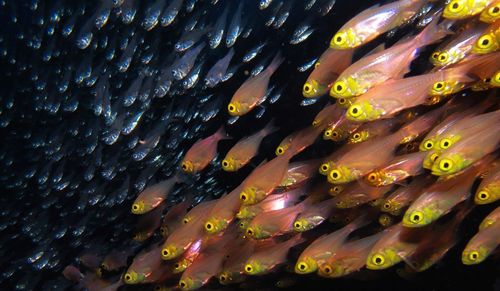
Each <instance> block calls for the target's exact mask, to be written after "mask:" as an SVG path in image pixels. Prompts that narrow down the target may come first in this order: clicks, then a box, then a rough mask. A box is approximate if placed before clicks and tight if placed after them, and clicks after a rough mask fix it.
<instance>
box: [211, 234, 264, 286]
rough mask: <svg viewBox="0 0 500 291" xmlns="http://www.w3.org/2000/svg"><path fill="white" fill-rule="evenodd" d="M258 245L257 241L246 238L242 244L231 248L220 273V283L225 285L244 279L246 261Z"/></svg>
mask: <svg viewBox="0 0 500 291" xmlns="http://www.w3.org/2000/svg"><path fill="white" fill-rule="evenodd" d="M258 247H259V246H258V242H257V241H254V240H244V241H243V243H242V244H235V246H234V247H232V248H231V249H229V250H228V251H227V257H226V260H225V261H224V265H223V266H222V270H221V271H220V272H219V274H218V279H219V283H220V284H222V285H224V286H225V285H230V284H236V283H241V282H242V281H244V280H245V274H244V271H243V269H244V267H245V263H246V261H247V260H248V258H249V257H250V256H251V255H252V253H253V252H254V251H255V250H256V249H257V248H258Z"/></svg>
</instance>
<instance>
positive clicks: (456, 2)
mask: <svg viewBox="0 0 500 291" xmlns="http://www.w3.org/2000/svg"><path fill="white" fill-rule="evenodd" d="M491 2H493V0H472V1H471V0H452V1H450V2H449V3H447V4H446V6H445V7H444V12H443V17H444V18H448V19H465V18H469V17H472V16H474V15H477V14H479V13H481V12H482V11H483V10H484V9H486V7H488V5H490V3H491Z"/></svg>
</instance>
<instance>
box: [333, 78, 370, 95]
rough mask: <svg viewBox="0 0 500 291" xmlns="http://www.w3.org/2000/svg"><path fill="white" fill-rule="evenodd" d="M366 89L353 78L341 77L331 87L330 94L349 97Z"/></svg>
mask: <svg viewBox="0 0 500 291" xmlns="http://www.w3.org/2000/svg"><path fill="white" fill-rule="evenodd" d="M365 91H366V89H364V88H362V87H361V85H360V84H359V82H358V81H357V80H356V79H354V78H352V77H347V78H339V79H337V81H335V83H333V86H332V87H331V88H330V96H332V97H335V98H349V97H353V96H358V95H361V94H362V93H364V92H365Z"/></svg>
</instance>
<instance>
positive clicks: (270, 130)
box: [262, 119, 279, 136]
mask: <svg viewBox="0 0 500 291" xmlns="http://www.w3.org/2000/svg"><path fill="white" fill-rule="evenodd" d="M278 130H279V127H277V126H276V125H275V124H274V119H272V120H271V121H269V123H268V124H267V125H266V127H264V129H263V130H262V134H263V135H264V136H267V135H270V134H271V133H273V132H276V131H278Z"/></svg>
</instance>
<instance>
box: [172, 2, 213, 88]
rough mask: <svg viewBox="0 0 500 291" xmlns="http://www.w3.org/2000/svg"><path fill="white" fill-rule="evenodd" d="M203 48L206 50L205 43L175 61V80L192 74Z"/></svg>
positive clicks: (173, 70) (173, 71) (173, 74)
mask: <svg viewBox="0 0 500 291" xmlns="http://www.w3.org/2000/svg"><path fill="white" fill-rule="evenodd" d="M176 1H178V0H176ZM203 48H205V43H204V42H202V43H200V44H198V45H197V46H195V47H194V48H191V49H189V50H187V51H186V52H184V54H183V55H182V57H179V58H177V59H176V60H175V61H174V63H173V64H172V66H171V72H172V76H174V78H175V80H178V81H179V80H182V79H184V78H185V77H186V76H187V75H188V74H189V72H191V70H192V69H193V66H194V64H195V62H196V60H197V58H198V56H199V54H200V53H201V52H202V50H203Z"/></svg>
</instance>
